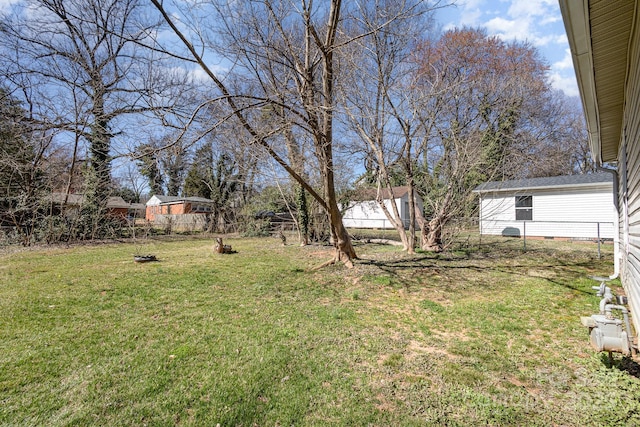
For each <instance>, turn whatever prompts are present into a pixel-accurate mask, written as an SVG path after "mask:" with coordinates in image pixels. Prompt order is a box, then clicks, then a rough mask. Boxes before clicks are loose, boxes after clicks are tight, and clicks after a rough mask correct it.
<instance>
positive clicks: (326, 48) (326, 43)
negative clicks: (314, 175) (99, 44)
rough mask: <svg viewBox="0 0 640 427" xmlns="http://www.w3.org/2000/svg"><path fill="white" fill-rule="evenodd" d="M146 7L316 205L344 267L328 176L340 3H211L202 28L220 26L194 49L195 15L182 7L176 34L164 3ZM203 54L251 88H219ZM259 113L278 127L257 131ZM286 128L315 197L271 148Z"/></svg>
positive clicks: (346, 255)
mask: <svg viewBox="0 0 640 427" xmlns="http://www.w3.org/2000/svg"><path fill="white" fill-rule="evenodd" d="M152 2H153V4H154V5H155V6H156V8H157V9H158V11H160V13H161V14H162V16H163V18H164V19H165V20H166V22H167V23H168V25H169V26H170V27H171V28H172V30H173V31H174V32H175V34H176V35H177V36H178V37H179V38H180V39H181V40H182V41H183V43H184V45H185V47H186V48H187V51H188V53H187V54H182V55H181V56H182V57H187V56H188V57H189V60H190V61H191V62H193V63H196V64H198V65H199V66H200V67H201V68H202V69H203V70H204V71H205V73H206V74H207V75H208V76H209V78H210V79H211V81H213V82H214V84H215V85H216V87H217V89H218V91H219V96H220V99H223V100H224V102H226V103H227V107H228V109H229V112H230V114H232V115H233V116H234V117H235V119H236V120H237V121H238V123H239V124H240V125H241V127H242V129H243V130H244V131H245V132H246V133H248V134H249V135H250V136H251V138H252V143H253V144H255V145H258V146H260V147H262V148H263V149H264V150H266V152H268V153H269V155H270V156H271V157H272V158H273V159H274V160H275V161H276V162H277V163H278V164H280V165H281V166H282V167H283V168H284V169H285V170H286V171H287V172H288V173H289V174H290V175H291V177H292V178H293V179H295V180H296V181H297V182H298V183H299V184H300V185H301V186H302V187H303V188H304V189H305V190H306V191H307V192H308V193H309V194H310V195H311V196H312V197H313V198H314V199H315V200H316V201H317V202H318V203H319V204H320V205H321V206H322V207H323V209H324V210H325V212H326V213H327V215H328V217H329V219H330V224H331V232H332V235H333V238H334V244H335V249H336V251H335V257H334V259H333V260H332V261H331V262H336V261H342V262H344V263H345V264H346V265H347V266H351V265H352V260H353V259H354V258H356V253H355V250H354V248H353V246H352V244H351V239H350V237H349V234H348V233H347V231H346V229H345V228H344V225H343V223H342V216H341V212H340V209H339V206H338V201H337V196H336V185H335V174H334V160H335V159H334V143H333V136H334V113H335V107H336V100H335V78H336V72H337V70H336V56H337V54H338V51H339V48H340V46H341V45H342V44H343V43H344V42H345V41H344V40H341V39H340V27H341V24H342V21H343V19H344V17H343V12H344V9H345V6H343V4H342V2H341V1H340V0H331V1H330V2H323V4H322V5H316V4H314V3H313V2H310V1H301V2H300V3H298V4H295V3H293V2H288V1H269V0H267V1H263V2H224V1H221V2H212V9H211V11H209V12H208V13H207V15H208V16H209V23H216V22H217V23H219V24H220V25H218V26H217V27H215V28H213V30H215V37H214V38H212V39H210V40H209V43H203V44H201V45H199V46H197V45H196V44H195V43H196V42H195V41H192V40H196V41H197V42H198V43H200V42H204V40H206V35H205V34H203V33H202V32H198V33H196V34H197V35H196V36H194V37H191V36H190V35H189V33H187V31H193V30H195V27H196V24H195V23H196V22H197V18H196V16H195V15H193V14H191V15H189V14H188V12H189V11H185V10H183V13H185V15H183V16H185V21H184V22H182V23H181V25H182V26H184V24H185V22H191V23H194V24H193V26H192V27H190V28H189V30H181V29H180V28H179V27H178V23H177V21H176V18H175V10H173V9H172V11H171V12H172V13H171V14H170V12H169V10H168V9H167V8H166V7H165V4H164V3H162V2H160V1H159V0H152ZM199 12H202V11H199ZM211 25H213V24H211ZM207 49H209V50H210V51H211V52H216V53H217V54H218V55H220V56H221V57H223V58H225V59H226V60H228V61H229V63H230V64H234V68H233V70H232V71H231V73H233V74H232V75H233V76H236V77H235V78H237V79H239V80H244V81H247V82H251V84H250V85H245V86H244V87H243V86H239V87H240V88H241V89H237V88H235V87H232V86H230V85H228V84H227V83H225V80H224V79H223V77H222V76H220V75H219V74H217V73H216V72H214V70H213V69H212V68H211V67H209V66H208V64H207V62H206V59H205V56H204V55H205V52H206V51H207ZM227 78H228V77H227ZM265 109H272V110H273V111H278V112H279V113H278V115H279V116H280V120H279V122H275V123H272V126H267V127H266V128H265V127H264V126H262V125H263V124H264V123H263V121H262V120H260V118H258V117H257V116H259V114H256V111H264V110H265ZM280 111H281V113H280ZM288 129H292V130H294V131H299V132H302V133H304V134H305V135H308V140H309V141H310V142H311V144H312V147H313V152H314V155H315V159H316V162H317V163H316V164H317V170H318V172H319V175H320V176H321V179H322V192H321V193H320V192H318V191H316V189H315V188H313V187H312V186H311V185H310V184H309V182H308V181H307V180H305V179H304V177H303V176H302V175H301V174H300V173H299V172H297V171H296V170H295V169H294V167H293V166H292V165H290V164H289V162H288V161H287V160H286V159H287V153H286V152H285V151H284V149H283V147H281V146H278V145H277V144H276V142H277V141H279V140H280V138H279V137H280V136H281V135H283V131H285V130H288ZM284 148H286V147H284Z"/></svg>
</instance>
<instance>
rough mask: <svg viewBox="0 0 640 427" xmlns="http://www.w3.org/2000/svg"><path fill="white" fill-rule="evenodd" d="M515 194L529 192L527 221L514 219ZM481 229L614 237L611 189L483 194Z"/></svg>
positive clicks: (519, 233)
mask: <svg viewBox="0 0 640 427" xmlns="http://www.w3.org/2000/svg"><path fill="white" fill-rule="evenodd" d="M516 196H532V202H533V208H532V209H533V219H532V220H531V221H526V224H525V221H516V220H515V210H516V209H515V198H516ZM598 227H599V230H598ZM480 230H481V232H482V234H493V235H503V236H524V235H526V236H532V237H533V236H536V237H558V238H584V239H595V238H598V236H599V237H600V238H602V239H613V236H614V209H613V199H612V189H611V186H609V187H605V188H579V187H578V188H572V189H548V190H541V189H532V190H530V191H527V190H520V191H518V192H500V193H493V194H482V195H481V206H480ZM598 233H599V234H598Z"/></svg>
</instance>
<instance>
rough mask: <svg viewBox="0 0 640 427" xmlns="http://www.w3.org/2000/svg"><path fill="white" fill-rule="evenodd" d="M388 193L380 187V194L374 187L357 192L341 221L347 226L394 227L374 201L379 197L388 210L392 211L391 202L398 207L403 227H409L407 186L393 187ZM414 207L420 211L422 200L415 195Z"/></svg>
mask: <svg viewBox="0 0 640 427" xmlns="http://www.w3.org/2000/svg"><path fill="white" fill-rule="evenodd" d="M392 190H393V191H392V192H391V193H390V192H389V190H387V189H380V194H378V193H377V190H376V189H368V190H365V191H361V192H359V197H358V198H357V199H358V200H353V201H351V202H350V203H349V204H348V205H347V206H346V207H345V209H344V212H343V214H342V223H343V224H344V226H345V227H347V228H377V229H387V228H394V227H393V224H392V223H391V221H389V219H387V217H386V215H385V213H384V211H383V210H382V208H381V207H380V205H379V204H378V202H377V201H376V199H377V198H378V197H379V198H380V199H382V200H384V204H385V206H386V208H387V209H388V210H389V212H392V203H395V205H396V207H397V208H398V213H399V214H400V217H401V218H402V222H403V223H404V226H405V228H408V227H409V187H406V186H400V187H393V189H392ZM415 199H416V209H420V211H421V212H422V200H421V199H420V197H418V196H417V195H416V197H415Z"/></svg>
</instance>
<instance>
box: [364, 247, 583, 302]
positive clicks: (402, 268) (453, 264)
mask: <svg viewBox="0 0 640 427" xmlns="http://www.w3.org/2000/svg"><path fill="white" fill-rule="evenodd" d="M543 252H544V251H541V253H543ZM500 258H502V259H506V260H507V259H508V260H511V259H513V258H512V257H511V256H510V255H509V254H502V256H500V255H499V254H496V256H495V260H496V262H493V263H492V264H491V265H490V266H487V265H483V266H479V265H464V264H459V263H460V262H461V261H462V262H464V261H465V260H471V259H472V257H469V256H464V257H457V256H453V255H451V254H449V255H448V254H437V255H436V256H434V255H433V254H416V255H415V256H413V257H403V258H399V259H392V260H379V259H375V260H359V261H358V264H360V265H363V266H370V267H375V268H377V269H378V270H380V271H381V272H383V273H385V274H386V275H388V276H389V277H391V278H393V279H396V280H397V281H398V282H399V283H402V284H403V285H404V287H406V288H408V287H410V286H412V285H418V284H420V283H421V282H423V281H424V279H423V278H421V277H419V276H420V274H419V273H421V272H424V273H426V272H427V271H430V272H433V273H435V274H438V275H441V276H449V275H448V274H447V272H450V273H452V272H456V271H457V272H464V271H469V272H477V273H500V274H509V275H517V276H521V277H538V278H540V279H544V280H546V281H547V282H549V283H551V284H553V285H556V286H561V287H564V288H566V289H568V290H570V291H572V292H578V293H581V294H585V295H592V294H593V291H592V290H591V289H585V288H584V286H580V285H577V284H576V280H579V279H584V278H586V274H585V273H584V271H585V270H586V269H588V268H590V267H592V266H593V263H592V262H591V261H590V260H580V261H578V260H569V261H563V260H562V259H559V258H553V260H550V259H549V260H545V262H542V263H540V264H535V263H533V264H531V263H518V264H514V263H512V262H500ZM480 259H482V258H480ZM531 269H535V270H550V271H553V272H557V271H558V270H561V274H562V276H563V277H566V280H558V279H557V278H553V277H543V276H532V275H531V274H530V273H529V271H530V270H531ZM407 271H412V272H414V274H413V275H407V274H406V272H407ZM451 275H454V274H451ZM456 279H457V277H451V280H456Z"/></svg>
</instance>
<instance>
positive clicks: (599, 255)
mask: <svg viewBox="0 0 640 427" xmlns="http://www.w3.org/2000/svg"><path fill="white" fill-rule="evenodd" d="M596 224H597V225H598V259H600V257H601V253H600V223H599V222H598V223H596Z"/></svg>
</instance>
